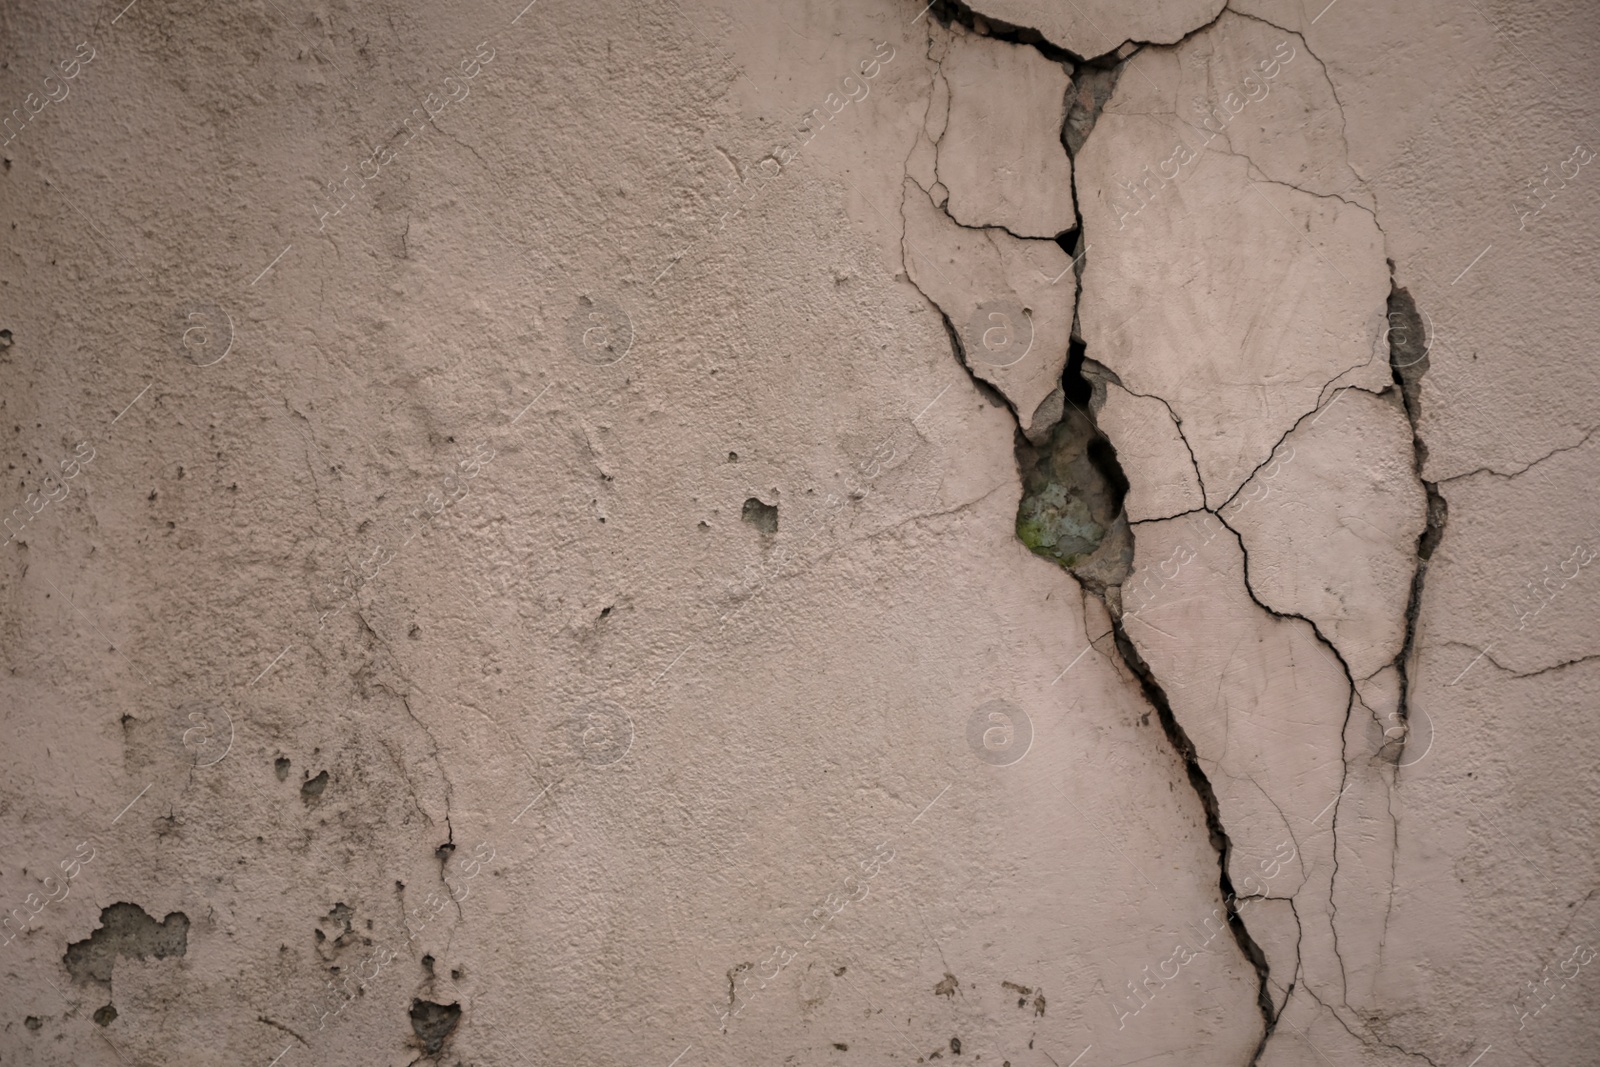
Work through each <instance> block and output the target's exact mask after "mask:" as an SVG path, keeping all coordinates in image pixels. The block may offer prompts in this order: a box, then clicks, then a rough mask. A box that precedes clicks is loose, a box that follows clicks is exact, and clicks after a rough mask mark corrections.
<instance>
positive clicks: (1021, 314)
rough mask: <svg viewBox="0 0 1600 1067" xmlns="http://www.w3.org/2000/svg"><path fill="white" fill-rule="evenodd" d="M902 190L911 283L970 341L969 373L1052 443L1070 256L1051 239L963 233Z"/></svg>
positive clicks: (919, 196)
mask: <svg viewBox="0 0 1600 1067" xmlns="http://www.w3.org/2000/svg"><path fill="white" fill-rule="evenodd" d="M903 189H904V200H903V202H902V212H903V215H904V219H905V238H904V241H905V262H906V270H907V273H908V274H909V275H910V278H911V280H912V282H913V283H914V284H915V285H916V286H917V288H918V289H920V290H921V291H922V292H923V293H924V294H925V295H926V296H927V297H928V299H930V300H931V301H933V303H934V304H935V305H936V306H937V307H938V308H939V310H940V311H941V312H942V313H943V314H944V316H945V318H946V319H947V320H948V321H949V323H950V326H951V328H952V329H954V330H955V331H956V333H957V336H958V337H960V336H966V337H970V338H971V339H972V343H970V344H964V345H963V351H962V355H963V357H964V359H965V361H966V364H967V367H968V369H969V370H971V371H972V373H973V374H974V375H976V376H977V377H978V378H980V379H982V380H983V381H985V382H988V383H989V384H990V385H992V386H994V387H995V388H996V389H999V390H1000V392H1001V393H1003V394H1004V395H1005V397H1006V399H1007V400H1009V401H1010V402H1011V405H1012V408H1013V409H1014V410H1015V411H1016V412H1017V417H1018V419H1019V421H1020V422H1021V423H1022V424H1023V426H1024V428H1025V429H1027V431H1028V432H1029V434H1030V435H1038V436H1041V437H1042V436H1043V435H1047V434H1048V433H1049V431H1050V427H1051V426H1052V425H1053V424H1054V422H1055V421H1056V419H1057V418H1059V417H1060V410H1059V399H1058V400H1057V404H1056V406H1055V408H1054V409H1050V408H1047V407H1046V406H1045V405H1046V401H1047V400H1048V399H1049V398H1050V396H1051V394H1052V393H1053V392H1055V391H1056V390H1058V389H1059V388H1060V379H1061V372H1062V369H1063V368H1064V367H1065V366H1066V363H1067V345H1068V342H1069V340H1070V338H1071V334H1072V307H1073V295H1074V294H1073V285H1072V279H1071V277H1070V272H1071V267H1072V259H1071V257H1070V256H1068V255H1067V254H1066V253H1065V252H1063V251H1062V250H1061V248H1060V246H1058V245H1057V244H1056V243H1055V242H1054V241H1025V240H1022V239H1020V238H1017V237H1013V236H1012V235H1011V234H1009V233H1006V232H1005V231H1003V230H998V229H993V228H987V229H969V228H966V227H963V226H961V225H960V224H959V223H957V222H955V221H954V220H953V219H951V218H950V216H949V215H947V214H945V213H944V212H943V211H941V210H939V208H938V207H936V206H935V205H934V203H933V202H932V201H930V200H929V199H928V195H927V194H926V193H924V192H923V191H922V190H921V189H920V188H918V187H917V185H916V184H915V183H914V182H911V181H909V180H908V181H906V182H905V183H904V186H903ZM996 316H998V317H996ZM989 342H992V343H989Z"/></svg>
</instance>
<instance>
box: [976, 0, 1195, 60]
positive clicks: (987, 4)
mask: <svg viewBox="0 0 1600 1067" xmlns="http://www.w3.org/2000/svg"><path fill="white" fill-rule="evenodd" d="M966 6H967V7H970V8H971V9H972V10H973V11H975V12H977V13H978V14H980V15H983V16H985V17H986V18H988V19H994V20H999V21H1000V22H1001V23H1002V24H1010V25H1011V26H1020V27H1028V28H1030V29H1034V30H1036V31H1037V32H1038V33H1040V34H1042V35H1043V36H1044V38H1045V39H1046V40H1048V41H1050V42H1051V43H1052V44H1054V45H1057V46H1059V47H1061V48H1065V49H1066V50H1067V51H1069V52H1071V53H1072V54H1073V55H1077V56H1083V57H1084V58H1086V59H1087V58H1092V57H1094V56H1099V55H1104V54H1105V53H1107V52H1111V51H1114V50H1115V49H1116V48H1117V46H1118V45H1120V44H1122V43H1123V42H1124V41H1149V42H1152V43H1156V44H1172V43H1173V42H1175V41H1177V40H1179V39H1180V38H1182V37H1183V36H1184V35H1185V34H1187V33H1191V32H1193V31H1194V30H1196V29H1198V28H1199V27H1201V26H1204V25H1205V24H1206V23H1208V22H1210V21H1211V20H1212V19H1214V18H1216V17H1217V12H1219V11H1221V10H1222V8H1223V4H1222V2H1220V0H1148V2H1146V3H1138V4H1130V3H1126V2H1123V0H976V2H973V3H969V4H967V5H966Z"/></svg>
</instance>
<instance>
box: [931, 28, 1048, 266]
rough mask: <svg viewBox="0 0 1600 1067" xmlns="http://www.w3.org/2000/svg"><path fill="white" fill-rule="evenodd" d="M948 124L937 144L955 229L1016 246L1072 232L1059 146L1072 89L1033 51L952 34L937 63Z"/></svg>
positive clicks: (940, 173)
mask: <svg viewBox="0 0 1600 1067" xmlns="http://www.w3.org/2000/svg"><path fill="white" fill-rule="evenodd" d="M940 72H941V74H942V79H943V81H944V83H945V84H946V85H947V86H948V87H949V94H950V103H949V121H948V124H947V125H946V126H945V128H944V131H943V136H942V137H940V138H939V140H938V164H937V167H938V178H939V181H940V182H941V183H943V184H944V186H945V187H946V188H947V189H949V190H950V202H949V204H948V205H946V210H947V211H949V213H950V215H951V217H952V218H954V219H955V220H956V221H958V222H960V223H961V224H962V225H964V226H998V227H1000V228H1001V229H1004V230H1006V231H1008V232H1010V233H1012V234H1014V235H1016V236H1018V237H1038V238H1054V237H1055V236H1056V235H1057V234H1059V233H1062V232H1064V231H1066V230H1070V229H1072V227H1073V226H1074V225H1076V223H1077V215H1076V213H1075V211H1074V210H1073V206H1072V161H1071V160H1070V159H1069V158H1068V157H1067V150H1066V148H1065V147H1064V146H1063V145H1062V143H1061V127H1062V123H1063V122H1064V121H1065V120H1066V113H1067V96H1068V94H1069V93H1070V92H1071V90H1072V82H1071V80H1070V79H1069V78H1068V77H1067V72H1066V70H1065V68H1063V67H1062V65H1061V64H1060V63H1057V62H1053V61H1052V60H1049V59H1046V58H1045V57H1044V56H1042V55H1040V54H1039V53H1038V52H1037V51H1035V50H1034V49H1032V48H1021V47H1018V46H1016V45H1013V44H1007V43H1005V42H1003V41H996V40H992V39H990V38H987V37H979V36H977V35H975V34H971V33H968V32H966V31H965V30H963V29H961V28H960V27H956V28H954V30H953V34H952V37H951V39H950V42H949V46H948V48H947V49H946V51H945V55H944V59H943V61H942V63H941V64H940Z"/></svg>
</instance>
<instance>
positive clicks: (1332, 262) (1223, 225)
mask: <svg viewBox="0 0 1600 1067" xmlns="http://www.w3.org/2000/svg"><path fill="white" fill-rule="evenodd" d="M1226 31H1231V32H1233V33H1234V34H1237V35H1239V36H1240V37H1241V39H1242V38H1243V37H1245V36H1248V37H1249V39H1250V40H1252V41H1254V40H1255V39H1256V38H1259V45H1258V46H1255V45H1252V47H1256V48H1257V50H1258V51H1259V52H1260V56H1259V59H1258V60H1257V62H1258V63H1259V62H1262V61H1267V62H1271V61H1273V57H1274V56H1275V55H1276V54H1277V47H1278V44H1280V43H1283V42H1288V43H1287V48H1288V49H1294V50H1297V54H1298V49H1299V45H1298V44H1296V43H1295V42H1296V41H1297V39H1296V38H1294V37H1293V35H1285V34H1280V33H1276V31H1272V30H1271V29H1270V27H1265V24H1262V23H1259V22H1255V21H1253V20H1241V19H1223V20H1219V22H1218V24H1217V25H1216V26H1212V27H1208V28H1207V29H1205V30H1203V31H1201V32H1200V33H1197V34H1195V35H1194V36H1193V37H1191V38H1188V39H1187V40H1185V41H1184V42H1183V44H1181V45H1180V46H1178V47H1177V48H1174V49H1144V50H1142V51H1140V52H1139V53H1138V54H1137V55H1135V56H1134V57H1133V58H1132V59H1130V60H1129V61H1128V63H1127V65H1126V67H1125V68H1124V69H1123V71H1122V73H1121V75H1120V76H1119V78H1118V80H1117V84H1116V90H1115V93H1114V94H1113V97H1112V100H1111V102H1110V103H1109V104H1108V105H1107V106H1106V108H1105V110H1104V111H1103V112H1102V113H1101V115H1100V117H1099V119H1098V121H1097V123H1096V125H1095V128H1094V134H1093V136H1092V137H1090V138H1089V139H1088V140H1087V142H1085V144H1084V146H1083V149H1082V151H1081V152H1080V153H1079V154H1078V156H1077V158H1076V160H1075V162H1074V165H1075V168H1076V173H1077V180H1078V189H1079V197H1078V206H1079V210H1080V211H1081V212H1082V215H1083V233H1084V237H1085V239H1086V241H1087V242H1088V245H1089V246H1090V247H1091V248H1092V249H1093V251H1092V253H1091V254H1090V255H1089V256H1087V257H1086V259H1085V265H1084V271H1083V293H1082V296H1081V299H1080V306H1079V316H1080V321H1081V329H1082V333H1083V337H1084V341H1085V343H1086V345H1087V349H1088V352H1089V354H1090V355H1091V356H1092V357H1093V358H1094V359H1096V360H1098V361H1099V362H1101V363H1103V364H1105V365H1106V366H1108V367H1109V368H1110V369H1111V370H1112V371H1113V372H1115V373H1116V374H1117V375H1118V377H1119V378H1120V380H1121V381H1122V383H1123V384H1124V385H1125V386H1126V387H1127V388H1128V389H1129V390H1130V391H1132V392H1136V393H1142V394H1148V395H1153V396H1159V397H1161V398H1162V399H1163V400H1165V401H1166V402H1167V403H1168V404H1169V405H1170V407H1171V409H1172V411H1173V413H1174V414H1175V415H1176V416H1177V418H1178V419H1180V420H1181V422H1182V425H1183V432H1184V436H1185V438H1186V439H1187V441H1188V444H1189V446H1190V447H1191V448H1192V449H1193V451H1194V455H1195V461H1196V465H1197V466H1198V468H1199V472H1200V480H1201V483H1202V484H1203V485H1204V487H1205V492H1206V495H1207V504H1208V506H1210V507H1213V508H1215V507H1218V506H1220V505H1221V504H1222V503H1223V502H1224V501H1226V500H1227V499H1228V498H1229V497H1230V496H1232V495H1233V494H1234V493H1235V492H1236V491H1237V489H1238V488H1239V487H1240V486H1241V485H1242V484H1243V483H1244V481H1245V480H1246V479H1247V478H1248V477H1249V476H1250V474H1251V472H1252V471H1254V470H1255V469H1256V468H1257V467H1258V466H1259V465H1260V464H1261V463H1263V462H1264V461H1266V459H1267V458H1268V456H1269V455H1270V454H1271V452H1272V449H1273V447H1274V446H1275V445H1276V444H1277V442H1278V441H1279V440H1281V438H1282V437H1283V435H1284V434H1285V433H1286V432H1288V430H1289V429H1290V428H1291V427H1292V426H1294V425H1295V423H1296V422H1298V421H1299V419H1300V418H1301V417H1302V416H1304V415H1305V414H1306V413H1308V412H1310V411H1313V410H1315V409H1316V407H1317V406H1318V405H1319V403H1320V402H1323V401H1325V399H1326V397H1327V395H1328V387H1329V383H1332V382H1334V381H1336V380H1337V381H1338V382H1339V384H1340V385H1341V386H1342V385H1349V384H1355V385H1360V386H1362V387H1363V388H1367V389H1369V390H1371V391H1373V392H1378V391H1381V390H1382V389H1383V388H1385V387H1386V386H1388V385H1389V384H1390V380H1391V372H1390V369H1389V367H1388V365H1387V356H1386V353H1382V352H1380V348H1381V345H1380V344H1379V341H1380V338H1381V337H1382V335H1383V332H1384V316H1385V307H1386V304H1385V301H1386V298H1387V295H1388V291H1389V278H1388V269H1387V265H1386V263H1385V261H1384V254H1383V241H1382V234H1381V233H1380V232H1379V231H1378V228H1377V224H1376V222H1375V220H1374V218H1373V216H1372V214H1371V212H1369V211H1367V210H1365V209H1364V208H1361V207H1358V206H1355V205H1352V204H1350V203H1347V202H1345V201H1343V200H1340V199H1338V198H1333V197H1322V196H1318V195H1315V194H1313V193H1307V192H1302V191H1301V190H1299V189H1296V188H1293V187H1291V186H1288V185H1283V184H1277V183H1274V182H1270V181H1262V180H1261V170H1260V169H1259V168H1257V167H1255V166H1254V165H1253V163H1252V162H1251V160H1250V159H1248V158H1246V157H1245V156H1242V155H1238V154H1234V153H1233V152H1232V151H1231V150H1229V149H1228V148H1227V146H1226V140H1225V138H1223V137H1221V136H1215V135H1212V136H1211V140H1210V141H1209V142H1208V141H1207V135H1206V134H1204V133H1197V127H1196V126H1195V125H1193V124H1192V123H1191V122H1190V121H1189V118H1188V115H1187V114H1186V113H1183V114H1180V113H1179V110H1178V109H1179V107H1180V106H1182V107H1183V108H1184V109H1185V112H1186V111H1187V108H1188V105H1187V104H1183V105H1180V104H1179V103H1178V101H1179V99H1180V97H1179V95H1178V94H1179V92H1180V90H1181V89H1182V87H1183V85H1184V84H1186V81H1185V79H1187V78H1189V77H1190V75H1189V74H1187V73H1185V72H1186V70H1187V69H1188V67H1189V66H1190V65H1191V59H1192V58H1193V57H1200V61H1201V62H1202V63H1208V62H1210V60H1209V59H1208V58H1207V57H1209V56H1210V54H1211V52H1212V50H1213V48H1214V46H1215V44H1216V43H1217V41H1218V39H1219V38H1220V36H1221V35H1222V34H1223V33H1224V32H1226ZM1241 47H1242V46H1241ZM1240 54H1249V55H1255V54H1256V52H1255V51H1251V48H1243V51H1242V52H1241V53H1240ZM1284 54H1285V55H1287V54H1289V52H1287V51H1285V52H1284ZM1277 62H1278V67H1277V74H1276V79H1275V81H1274V82H1273V84H1274V86H1275V87H1278V88H1283V87H1288V86H1292V85H1293V86H1298V85H1300V84H1301V83H1302V82H1307V83H1309V82H1312V81H1315V82H1317V83H1325V78H1324V76H1323V74H1322V72H1321V69H1320V68H1319V67H1316V66H1314V65H1312V64H1310V63H1307V62H1303V61H1300V60H1290V61H1289V62H1287V63H1285V62H1282V61H1277ZM1239 76H1240V77H1241V78H1242V77H1243V76H1244V72H1243V71H1240V72H1239ZM1219 77H1220V75H1219ZM1310 91H1311V90H1309V89H1308V90H1307V92H1310ZM1230 92H1231V90H1230ZM1224 99H1227V96H1226V95H1225V96H1224ZM1270 101H1271V97H1270V96H1269V97H1267V98H1265V100H1264V101H1263V102H1270ZM1252 106H1253V105H1252ZM1262 114H1263V115H1265V114H1266V112H1262ZM1246 117H1247V116H1246V115H1239V116H1236V117H1235V118H1234V120H1233V121H1234V123H1235V124H1236V125H1237V124H1238V123H1240V122H1243V121H1244V120H1245V118H1246ZM1248 117H1249V118H1250V119H1251V121H1256V120H1255V117H1254V116H1253V115H1250V116H1248ZM1290 120H1291V117H1290V116H1285V117H1284V119H1283V121H1290ZM1213 125H1215V123H1213ZM1231 128H1233V127H1230V129H1231ZM1261 136H1263V137H1264V136H1265V135H1261ZM1324 140H1326V138H1324Z"/></svg>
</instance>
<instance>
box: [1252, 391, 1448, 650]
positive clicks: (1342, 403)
mask: <svg viewBox="0 0 1600 1067" xmlns="http://www.w3.org/2000/svg"><path fill="white" fill-rule="evenodd" d="M1220 514H1221V516H1222V518H1223V520H1224V521H1225V522H1227V523H1228V525H1229V526H1231V527H1233V528H1234V529H1235V530H1237V531H1238V532H1239V536H1240V538H1241V540H1242V541H1243V542H1244V547H1245V550H1246V552H1248V553H1249V557H1250V588H1251V591H1252V592H1254V594H1255V595H1256V597H1257V598H1258V599H1259V600H1260V601H1261V602H1262V603H1263V604H1265V605H1266V606H1267V607H1269V608H1271V609H1273V610H1274V611H1278V612H1281V613H1283V614H1288V615H1301V616H1304V617H1306V618H1308V619H1310V620H1311V621H1313V622H1314V623H1316V624H1317V628H1318V629H1319V630H1320V631H1321V632H1322V633H1323V634H1324V635H1326V636H1327V638H1328V640H1330V641H1331V642H1333V644H1334V647H1336V648H1337V649H1338V650H1339V653H1340V655H1341V656H1342V657H1343V658H1344V660H1345V662H1346V663H1348V664H1349V665H1350V672H1351V674H1352V675H1354V676H1355V677H1356V678H1366V677H1368V676H1370V675H1372V674H1374V673H1375V672H1377V671H1378V670H1379V669H1381V668H1382V667H1383V666H1384V665H1385V664H1388V663H1392V662H1394V660H1395V657H1396V656H1398V655H1399V654H1400V649H1401V646H1402V645H1403V643H1404V641H1405V634H1406V603H1407V601H1408V600H1409V598H1410V595H1411V578H1412V574H1413V572H1414V571H1415V568H1416V550H1417V537H1418V535H1419V534H1421V532H1422V530H1423V527H1424V525H1425V521H1426V517H1427V497H1426V494H1425V493H1424V491H1423V488H1422V484H1421V483H1420V482H1419V481H1418V480H1417V478H1416V474H1415V473H1414V471H1413V470H1412V454H1411V425H1410V423H1408V422H1407V421H1406V417H1405V412H1404V411H1402V410H1401V408H1400V405H1399V398H1398V396H1397V395H1396V393H1395V392H1394V391H1392V390H1391V392H1390V393H1389V394H1388V395H1385V396H1374V395H1372V394H1371V393H1368V392H1366V391H1364V390H1360V389H1348V390H1345V391H1344V392H1342V393H1340V394H1339V395H1338V399H1337V400H1335V401H1334V402H1333V403H1332V404H1330V405H1329V406H1327V407H1325V408H1323V409H1322V410H1321V411H1319V412H1317V413H1316V414H1315V415H1313V416H1310V417H1309V418H1306V419H1303V420H1302V421H1301V423H1300V424H1299V425H1298V426H1296V427H1295V429H1294V430H1293V431H1292V432H1291V433H1290V434H1289V435H1288V436H1287V437H1286V438H1285V439H1284V442H1283V444H1282V445H1281V446H1279V448H1278V449H1277V450H1276V451H1275V452H1274V454H1273V460H1272V461H1271V462H1269V463H1268V464H1266V465H1265V466H1264V467H1263V468H1262V469H1261V470H1259V471H1257V472H1256V473H1255V474H1253V475H1252V476H1251V478H1250V480H1249V481H1247V482H1246V483H1245V484H1244V486H1243V487H1242V488H1241V489H1240V491H1239V493H1238V495H1237V496H1235V497H1234V498H1233V499H1232V500H1231V501H1229V502H1228V504H1227V505H1226V506H1224V507H1223V508H1222V510H1221V513H1220Z"/></svg>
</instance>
